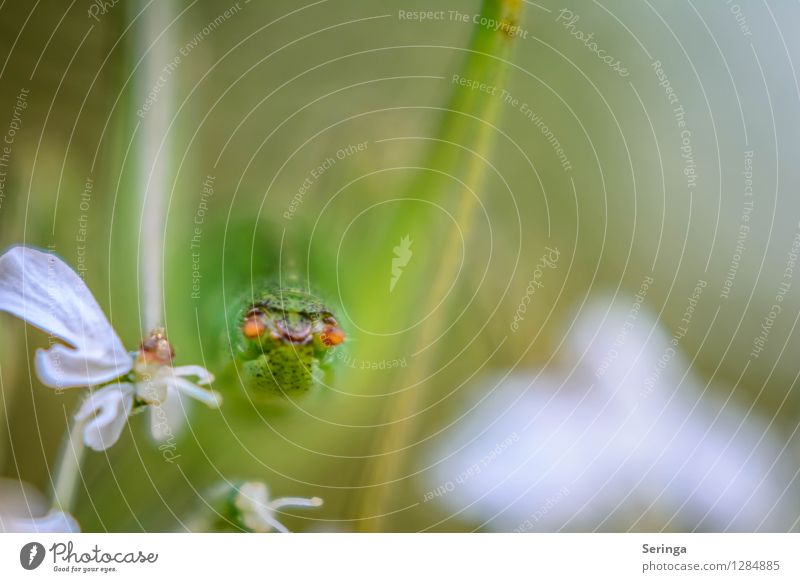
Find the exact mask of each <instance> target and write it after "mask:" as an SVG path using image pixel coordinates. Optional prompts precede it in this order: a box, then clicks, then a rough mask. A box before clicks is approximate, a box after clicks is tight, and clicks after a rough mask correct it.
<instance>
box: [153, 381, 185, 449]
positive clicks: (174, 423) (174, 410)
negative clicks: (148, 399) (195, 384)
mask: <svg viewBox="0 0 800 582" xmlns="http://www.w3.org/2000/svg"><path fill="white" fill-rule="evenodd" d="M185 404H186V403H184V402H183V398H182V396H181V393H180V392H179V391H178V390H167V395H166V397H165V398H164V401H163V402H162V403H161V404H152V405H150V432H151V434H152V435H153V438H154V439H155V440H157V441H159V442H160V441H165V440H168V439H169V438H170V437H173V436H177V435H178V434H180V432H181V431H182V430H183V427H184V426H185V425H186V422H187V418H186V409H185V407H184V406H185Z"/></svg>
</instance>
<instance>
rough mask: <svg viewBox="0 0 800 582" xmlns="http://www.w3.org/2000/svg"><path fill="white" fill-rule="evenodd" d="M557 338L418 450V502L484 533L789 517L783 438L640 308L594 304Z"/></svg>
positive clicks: (684, 526) (788, 524) (792, 499)
mask: <svg viewBox="0 0 800 582" xmlns="http://www.w3.org/2000/svg"><path fill="white" fill-rule="evenodd" d="M562 348H563V352H561V354H563V355H565V356H566V357H565V358H562V360H563V363H562V365H556V366H554V368H553V369H551V368H548V369H545V370H530V371H529V372H527V373H516V374H513V375H510V376H508V377H505V376H504V377H500V378H497V379H495V381H493V382H491V383H487V384H486V385H484V386H482V390H480V391H479V396H478V398H477V400H476V401H475V402H473V403H472V404H471V405H470V406H469V407H468V409H467V410H466V411H464V413H463V416H462V417H461V418H460V419H459V420H458V422H457V423H455V429H454V430H452V431H448V432H447V433H446V434H445V436H444V442H443V443H442V445H441V446H439V447H438V450H436V451H435V455H434V457H433V458H432V459H429V462H430V464H431V465H435V466H434V468H433V469H432V470H431V471H430V472H429V476H430V481H429V482H428V487H429V491H428V493H426V494H425V501H426V502H433V501H434V500H435V501H438V502H441V503H443V504H444V505H445V506H446V507H447V509H448V510H449V511H450V512H451V514H452V515H454V516H455V515H457V516H461V517H467V518H469V519H471V520H473V521H474V522H476V523H477V524H480V525H481V526H482V527H484V528H486V529H490V530H498V531H555V530H571V531H586V530H605V531H617V530H625V529H639V530H652V529H653V528H654V527H659V528H665V529H676V530H699V531H786V530H788V529H791V528H793V527H797V522H798V518H799V516H800V509H798V503H797V487H796V486H795V484H794V481H795V479H796V476H797V475H796V473H795V467H794V465H795V463H793V462H792V460H791V457H790V451H789V450H788V445H787V444H786V443H785V442H780V441H778V440H777V437H776V435H775V434H773V431H772V430H771V429H770V425H769V424H767V423H765V422H764V421H762V420H761V419H759V418H758V417H757V416H756V415H755V414H754V413H753V412H752V409H749V410H745V409H743V408H741V407H740V405H738V404H736V402H735V398H734V397H733V394H732V392H733V390H731V394H730V395H729V397H728V398H726V399H724V400H722V399H720V398H719V397H718V396H717V394H718V393H719V391H717V390H713V391H712V390H707V389H706V388H707V385H705V384H704V383H703V382H702V381H701V380H700V379H699V378H696V377H695V376H693V375H692V372H691V368H690V365H689V363H688V362H687V361H686V360H685V359H684V358H683V357H682V355H681V354H680V351H679V349H678V342H676V341H675V340H674V338H672V337H670V336H668V335H666V334H665V332H664V331H663V330H661V329H660V328H659V327H658V325H657V323H656V321H655V319H654V318H652V317H651V316H649V314H648V313H646V312H645V311H644V310H642V311H638V307H637V308H636V309H633V310H632V309H631V305H627V306H621V305H619V304H614V302H613V301H605V302H603V301H595V302H594V304H591V305H588V306H586V307H585V308H584V309H583V310H582V311H581V313H580V314H579V315H578V317H577V319H576V321H575V323H574V325H573V326H572V328H571V329H570V331H569V332H568V335H567V337H566V338H565V340H564V344H563V345H562ZM712 392H713V393H712Z"/></svg>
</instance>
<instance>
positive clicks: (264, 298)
mask: <svg viewBox="0 0 800 582" xmlns="http://www.w3.org/2000/svg"><path fill="white" fill-rule="evenodd" d="M232 320H233V322H234V323H235V325H234V327H233V329H231V339H232V340H233V348H234V353H235V355H236V358H237V360H238V364H239V365H238V368H239V373H240V375H241V377H242V379H243V380H244V382H245V385H246V386H247V388H248V389H250V390H252V392H253V393H254V394H257V395H267V394H273V395H292V396H294V395H299V394H302V393H304V392H306V391H308V390H309V389H310V388H311V387H312V386H313V385H314V384H316V383H318V382H320V381H321V379H322V374H323V373H324V372H325V371H326V370H327V369H328V368H329V365H330V362H331V352H332V348H334V347H335V346H337V345H339V344H340V343H342V342H343V341H344V338H345V336H344V333H343V332H342V330H341V328H340V327H339V324H338V323H337V321H336V319H335V318H334V316H333V314H332V313H331V311H330V310H329V309H328V308H327V307H326V306H325V305H324V304H323V303H322V301H321V300H320V299H319V298H317V297H315V296H314V295H311V294H310V293H308V292H306V291H304V290H302V289H298V288H294V287H277V286H270V287H266V288H265V289H264V290H263V291H261V292H259V293H257V294H256V295H255V296H250V297H248V298H247V299H246V300H244V301H242V302H241V304H240V305H239V306H238V307H237V310H236V314H235V316H234V317H233V318H232Z"/></svg>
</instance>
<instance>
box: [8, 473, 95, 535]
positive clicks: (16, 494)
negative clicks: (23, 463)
mask: <svg viewBox="0 0 800 582" xmlns="http://www.w3.org/2000/svg"><path fill="white" fill-rule="evenodd" d="M79 531H80V527H78V522H77V521H75V518H74V517H72V516H71V515H70V514H68V513H64V512H63V511H57V510H55V509H50V510H48V509H47V504H46V502H45V501H44V498H43V497H42V495H41V494H40V493H39V492H38V491H36V490H35V489H33V488H32V487H30V486H28V485H23V484H22V483H20V482H18V481H12V480H11V479H0V533H74V532H79Z"/></svg>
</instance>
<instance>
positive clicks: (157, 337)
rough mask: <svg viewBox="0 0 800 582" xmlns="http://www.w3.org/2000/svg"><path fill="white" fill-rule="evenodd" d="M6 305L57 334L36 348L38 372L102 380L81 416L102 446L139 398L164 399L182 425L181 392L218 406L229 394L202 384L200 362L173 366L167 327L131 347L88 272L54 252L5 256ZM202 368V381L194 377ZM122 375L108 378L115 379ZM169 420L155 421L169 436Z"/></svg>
mask: <svg viewBox="0 0 800 582" xmlns="http://www.w3.org/2000/svg"><path fill="white" fill-rule="evenodd" d="M0 310H2V311H7V312H9V313H11V314H13V315H16V316H17V317H20V318H22V319H24V320H25V321H26V322H28V323H29V324H31V325H34V326H36V327H38V328H40V329H42V330H44V331H45V332H48V333H49V334H50V335H51V337H52V338H54V339H53V341H52V342H51V343H52V345H51V347H50V348H48V349H46V350H42V349H40V350H38V351H37V353H36V373H37V375H38V376H39V379H40V380H41V381H42V383H43V384H45V385H46V386H50V387H51V388H57V389H61V388H75V387H94V386H102V387H100V388H98V389H93V390H92V391H91V392H90V394H89V395H88V396H87V398H86V400H85V401H84V402H83V404H82V405H81V407H80V409H79V410H78V413H77V415H76V419H77V420H78V421H79V422H84V423H85V428H84V442H85V443H86V445H87V446H88V447H90V448H92V449H94V450H96V451H102V450H105V449H107V448H108V447H110V446H111V445H113V444H114V443H115V442H116V441H117V440H118V439H119V436H120V434H121V433H122V429H123V428H124V426H125V423H126V421H127V419H128V416H129V415H130V413H131V411H132V410H133V409H134V407H135V405H137V404H139V405H153V407H161V406H163V409H164V413H165V415H166V416H167V418H169V419H170V422H169V423H168V424H169V425H171V426H174V427H175V428H174V429H172V430H171V431H170V432H174V431H175V430H177V428H179V427H180V425H181V424H182V422H183V418H184V414H183V412H184V411H183V405H182V403H181V401H180V394H185V395H187V396H191V397H192V398H194V399H197V400H200V401H201V402H203V403H205V404H207V405H208V406H211V407H218V406H219V405H220V404H221V397H220V396H219V394H217V393H216V392H214V391H212V390H205V389H202V388H200V387H199V386H197V384H208V383H210V382H211V381H212V380H213V376H212V375H211V374H210V373H209V372H208V371H207V370H206V369H205V368H202V367H200V366H179V367H173V366H172V358H173V357H174V352H173V350H172V346H171V345H170V344H169V342H168V341H167V339H166V337H165V336H164V334H163V331H162V330H155V331H154V332H152V333H151V335H150V336H149V337H148V338H147V339H145V341H144V342H142V345H141V346H140V349H139V351H138V352H137V353H136V354H133V355H132V354H130V353H128V352H127V351H126V350H125V348H124V347H123V345H122V341H121V340H120V339H119V337H118V336H117V334H116V332H115V331H114V329H113V328H112V327H111V324H109V322H108V320H107V319H106V317H105V315H104V314H103V312H102V310H101V309H100V306H99V305H98V304H97V302H96V301H95V299H94V297H93V296H92V293H91V292H90V291H89V289H88V288H87V287H86V285H85V284H84V282H83V280H82V279H81V278H80V277H79V276H78V275H77V274H76V273H75V272H74V271H73V270H72V269H71V268H70V267H69V266H68V265H67V264H66V263H64V262H63V261H61V260H60V259H59V258H58V257H56V256H55V255H53V254H51V253H46V252H42V251H39V250H36V249H33V248H28V247H24V246H17V247H12V248H11V249H9V250H8V251H6V252H5V253H4V254H3V255H2V256H0ZM189 376H195V377H197V378H198V381H197V384H195V383H192V382H190V381H189V380H187V379H186V378H187V377H189ZM113 380H117V381H116V382H114V383H112V384H109V385H107V386H103V385H104V384H108V383H109V382H111V381H113ZM164 426H165V423H163V422H158V423H157V422H155V421H151V428H152V432H153V436H154V437H155V438H156V439H159V440H160V439H163V438H165V435H166V433H167V431H166V430H165V429H164Z"/></svg>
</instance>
